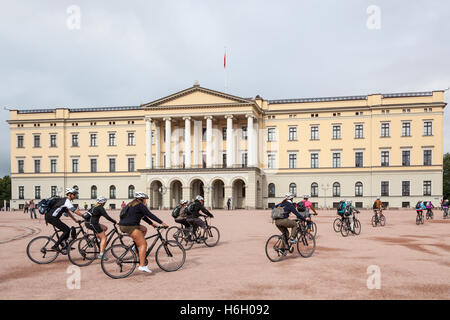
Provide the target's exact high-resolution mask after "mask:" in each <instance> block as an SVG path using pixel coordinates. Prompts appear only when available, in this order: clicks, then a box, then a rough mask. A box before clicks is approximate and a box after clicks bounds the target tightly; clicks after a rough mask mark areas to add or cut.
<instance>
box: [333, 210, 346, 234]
mask: <svg viewBox="0 0 450 320" xmlns="http://www.w3.org/2000/svg"><path fill="white" fill-rule="evenodd" d="M343 221H344V214H342V216H341V215H340V216H339V217H337V218H336V219H334V222H333V230H334V231H335V232H341V228H342V222H343Z"/></svg>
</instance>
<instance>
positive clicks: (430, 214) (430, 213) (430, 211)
mask: <svg viewBox="0 0 450 320" xmlns="http://www.w3.org/2000/svg"><path fill="white" fill-rule="evenodd" d="M426 218H427V220H433V218H434V214H433V211H432V210H431V209H430V210H428V209H427V214H426Z"/></svg>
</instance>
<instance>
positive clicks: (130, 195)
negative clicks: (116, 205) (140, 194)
mask: <svg viewBox="0 0 450 320" xmlns="http://www.w3.org/2000/svg"><path fill="white" fill-rule="evenodd" d="M133 198H134V186H133V185H129V186H128V199H133Z"/></svg>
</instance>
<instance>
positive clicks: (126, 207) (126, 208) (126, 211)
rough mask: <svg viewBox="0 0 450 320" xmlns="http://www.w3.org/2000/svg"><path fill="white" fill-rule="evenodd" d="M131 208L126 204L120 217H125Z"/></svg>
mask: <svg viewBox="0 0 450 320" xmlns="http://www.w3.org/2000/svg"><path fill="white" fill-rule="evenodd" d="M129 208H130V207H129V206H128V205H126V206H125V207H123V208H122V210H120V214H119V217H120V219H123V218H125V217H126V216H127V215H128V209H129Z"/></svg>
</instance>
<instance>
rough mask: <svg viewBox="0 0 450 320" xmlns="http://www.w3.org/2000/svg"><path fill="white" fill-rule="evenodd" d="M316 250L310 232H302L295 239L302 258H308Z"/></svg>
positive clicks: (314, 239) (313, 238)
mask: <svg viewBox="0 0 450 320" xmlns="http://www.w3.org/2000/svg"><path fill="white" fill-rule="evenodd" d="M315 250H316V238H315V237H314V236H313V235H312V234H310V233H303V234H301V235H300V237H299V238H298V240H297V251H298V253H299V254H300V255H301V256H302V257H303V258H309V257H311V256H312V254H313V253H314V251H315Z"/></svg>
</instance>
